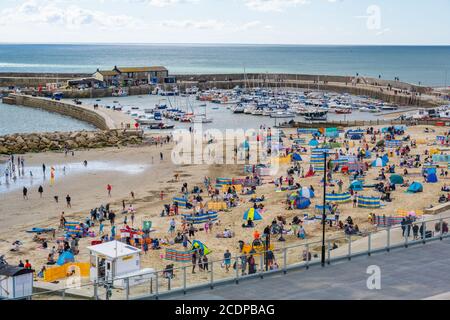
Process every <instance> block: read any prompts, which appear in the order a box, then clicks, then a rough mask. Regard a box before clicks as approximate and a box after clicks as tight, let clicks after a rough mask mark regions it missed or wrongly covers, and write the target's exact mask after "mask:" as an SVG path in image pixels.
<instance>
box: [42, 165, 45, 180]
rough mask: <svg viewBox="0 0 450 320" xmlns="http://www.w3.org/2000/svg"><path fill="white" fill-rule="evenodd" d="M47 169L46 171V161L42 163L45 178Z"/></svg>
mask: <svg viewBox="0 0 450 320" xmlns="http://www.w3.org/2000/svg"><path fill="white" fill-rule="evenodd" d="M45 171H46V167H45V163H43V164H42V173H43V174H44V178H45Z"/></svg>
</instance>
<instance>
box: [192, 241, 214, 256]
mask: <svg viewBox="0 0 450 320" xmlns="http://www.w3.org/2000/svg"><path fill="white" fill-rule="evenodd" d="M199 249H200V250H202V251H203V254H204V255H205V256H207V255H208V254H210V253H211V250H209V249H208V247H207V246H205V245H204V244H203V243H202V242H201V241H198V240H194V241H193V242H192V249H191V250H199Z"/></svg>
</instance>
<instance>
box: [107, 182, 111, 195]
mask: <svg viewBox="0 0 450 320" xmlns="http://www.w3.org/2000/svg"><path fill="white" fill-rule="evenodd" d="M106 190H108V197H111V190H112V186H111V185H110V184H108V185H107V186H106Z"/></svg>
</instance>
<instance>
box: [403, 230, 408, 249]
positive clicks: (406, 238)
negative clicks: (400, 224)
mask: <svg viewBox="0 0 450 320" xmlns="http://www.w3.org/2000/svg"><path fill="white" fill-rule="evenodd" d="M404 237H405V248H408V240H409V239H408V226H406V230H405V236H404Z"/></svg>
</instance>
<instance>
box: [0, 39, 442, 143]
mask: <svg viewBox="0 0 450 320" xmlns="http://www.w3.org/2000/svg"><path fill="white" fill-rule="evenodd" d="M144 65H162V66H165V67H167V68H168V69H169V72H170V73H171V74H191V73H192V74H211V73H243V72H246V73H253V72H258V73H265V72H267V73H302V74H330V75H347V76H351V75H356V74H357V73H358V74H359V75H361V76H367V77H381V78H382V79H394V78H395V77H398V78H400V80H401V81H405V82H410V83H414V84H422V85H428V86H434V87H445V86H447V85H449V81H450V46H324V45H322V46H301V45H228V44H227V45H219V44H217V45H200V44H198V45H193V44H107V45H106V44H101V45H100V44H98V45H96V44H89V45H86V44H3V45H0V73H1V72H55V73H56V72H58V73H66V72H67V73H93V72H95V71H96V70H97V68H100V69H107V70H108V69H112V68H113V67H114V66H144ZM23 112H24V111H23V110H21V109H20V108H13V107H11V106H5V105H1V104H0V122H1V123H0V125H1V127H0V134H5V133H12V132H17V131H22V130H27V131H30V130H31V131H53V130H73V129H74V128H76V127H77V126H79V125H80V124H79V122H77V121H75V120H73V119H65V120H64V121H63V120H62V118H61V117H60V116H57V115H52V116H50V115H48V114H42V116H37V117H34V116H24V115H23ZM30 112H31V111H30ZM36 112H43V111H36ZM25 113H26V112H25ZM66 120H68V121H69V122H71V123H70V124H68V123H67V122H66Z"/></svg>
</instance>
